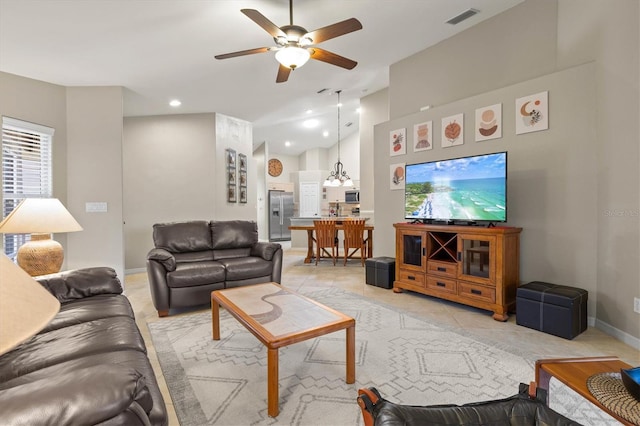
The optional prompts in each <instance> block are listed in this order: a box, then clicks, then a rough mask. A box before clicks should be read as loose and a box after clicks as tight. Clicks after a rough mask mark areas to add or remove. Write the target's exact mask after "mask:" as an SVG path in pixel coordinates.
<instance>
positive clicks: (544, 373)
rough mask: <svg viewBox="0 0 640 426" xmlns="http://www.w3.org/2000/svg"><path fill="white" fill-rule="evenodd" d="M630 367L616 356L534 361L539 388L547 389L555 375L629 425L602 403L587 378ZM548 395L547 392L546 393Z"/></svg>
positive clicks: (603, 409) (597, 405)
mask: <svg viewBox="0 0 640 426" xmlns="http://www.w3.org/2000/svg"><path fill="white" fill-rule="evenodd" d="M630 367H631V366H630V365H629V364H627V363H626V362H622V361H620V360H619V359H618V358H617V357H590V358H558V359H541V360H538V361H536V384H537V386H538V387H539V388H542V389H546V390H547V391H548V390H549V380H550V379H551V377H555V378H556V379H558V380H560V382H562V383H564V384H565V385H566V386H568V387H569V388H570V389H573V390H574V391H575V392H577V393H578V394H579V395H580V396H582V397H583V398H586V399H587V400H589V401H590V402H591V403H592V404H594V405H595V406H596V407H598V408H600V409H601V410H602V411H604V412H606V413H607V414H609V415H610V416H611V417H613V418H614V419H616V420H618V421H619V422H621V423H622V424H624V425H631V423H629V422H628V421H626V420H625V419H623V418H622V417H620V416H619V415H617V414H616V413H614V412H612V411H611V410H609V409H608V408H607V407H605V406H604V405H602V404H601V403H600V402H599V401H598V400H597V399H596V398H595V397H594V396H593V395H592V394H591V392H590V391H589V388H588V387H587V379H588V378H589V377H591V376H593V375H594V374H598V373H609V372H611V373H619V372H620V369H621V368H630ZM548 397H549V394H548V393H547V398H548ZM547 402H548V401H547Z"/></svg>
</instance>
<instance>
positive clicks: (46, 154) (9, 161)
mask: <svg viewBox="0 0 640 426" xmlns="http://www.w3.org/2000/svg"><path fill="white" fill-rule="evenodd" d="M53 132H54V129H52V128H50V127H45V126H41V125H39V124H34V123H28V122H26V121H20V120H15V119H13V118H9V117H2V157H1V158H2V217H3V218H4V217H6V216H7V215H8V214H9V213H11V211H12V210H13V209H14V208H15V207H16V206H17V205H18V204H19V203H20V201H21V200H22V199H23V198H29V197H43V198H49V197H51V196H52V183H51V145H52V140H53ZM29 238H30V236H29V235H24V234H4V252H5V254H6V255H7V256H8V257H10V258H11V259H14V260H15V257H16V253H17V251H18V248H19V247H20V246H21V245H22V244H24V243H25V242H26V241H28V240H29Z"/></svg>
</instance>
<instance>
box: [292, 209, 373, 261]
mask: <svg viewBox="0 0 640 426" xmlns="http://www.w3.org/2000/svg"><path fill="white" fill-rule="evenodd" d="M335 220H336V230H338V231H342V230H343V229H344V226H343V222H344V221H343V220H341V219H340V218H336V219H335ZM289 229H290V230H291V231H307V256H306V257H305V258H304V263H311V262H312V261H313V260H314V259H315V253H314V250H313V243H314V242H315V241H316V238H315V235H314V232H313V229H314V228H313V224H311V225H291V226H289ZM364 230H365V231H367V237H366V239H365V242H366V247H365V249H366V253H365V257H366V258H367V259H368V258H371V257H373V225H367V224H365V226H364ZM320 256H321V257H324V256H323V255H322V254H321V255H320ZM338 257H339V256H338Z"/></svg>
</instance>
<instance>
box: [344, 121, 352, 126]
mask: <svg viewBox="0 0 640 426" xmlns="http://www.w3.org/2000/svg"><path fill="white" fill-rule="evenodd" d="M351 126H353V123H352V122H351V121H350V122H348V123H346V124H345V125H344V127H351Z"/></svg>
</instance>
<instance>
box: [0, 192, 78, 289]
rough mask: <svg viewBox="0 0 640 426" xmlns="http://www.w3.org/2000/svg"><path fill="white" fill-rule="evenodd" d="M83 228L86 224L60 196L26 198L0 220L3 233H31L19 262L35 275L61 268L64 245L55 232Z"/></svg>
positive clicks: (19, 250) (21, 251) (20, 253)
mask: <svg viewBox="0 0 640 426" xmlns="http://www.w3.org/2000/svg"><path fill="white" fill-rule="evenodd" d="M75 231H82V227H81V226H80V225H79V224H78V222H76V220H75V219H74V218H73V216H71V213H69V212H68V211H67V209H66V208H65V207H64V206H63V205H62V203H61V202H60V200H58V199H57V198H25V199H24V200H22V201H21V202H20V204H18V207H16V208H15V209H14V210H13V211H12V212H11V213H9V215H8V216H7V217H6V218H5V219H4V220H3V221H2V222H0V233H2V234H31V240H30V241H27V242H26V243H25V244H23V245H22V246H21V247H20V248H19V249H18V256H17V261H18V265H20V267H21V268H22V269H24V270H25V271H27V273H28V274H29V275H31V276H36V275H45V274H52V273H55V272H58V271H60V268H61V267H62V261H63V260H64V250H63V249H62V245H61V244H60V243H59V242H57V241H55V240H52V239H51V234H52V233H60V232H75Z"/></svg>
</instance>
